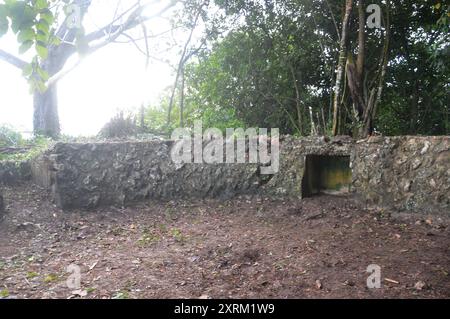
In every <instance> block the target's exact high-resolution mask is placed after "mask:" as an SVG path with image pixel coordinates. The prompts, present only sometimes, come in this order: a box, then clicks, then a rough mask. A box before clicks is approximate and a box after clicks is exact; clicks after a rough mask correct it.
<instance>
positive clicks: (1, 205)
mask: <svg viewBox="0 0 450 319" xmlns="http://www.w3.org/2000/svg"><path fill="white" fill-rule="evenodd" d="M4 212H5V203H4V201H3V194H2V189H1V188H0V217H1V216H2V214H3V213H4Z"/></svg>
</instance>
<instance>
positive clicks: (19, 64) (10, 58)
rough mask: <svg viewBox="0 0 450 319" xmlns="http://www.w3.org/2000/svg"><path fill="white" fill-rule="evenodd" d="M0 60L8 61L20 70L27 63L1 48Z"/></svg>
mask: <svg viewBox="0 0 450 319" xmlns="http://www.w3.org/2000/svg"><path fill="white" fill-rule="evenodd" d="M0 60H3V61H5V62H8V63H9V64H11V65H13V66H15V67H16V68H19V69H21V70H23V69H24V68H25V67H26V66H27V65H28V63H27V62H25V61H23V60H21V59H19V58H18V57H16V56H14V55H12V54H10V53H8V52H6V51H3V50H1V49H0Z"/></svg>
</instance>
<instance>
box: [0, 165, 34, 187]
mask: <svg viewBox="0 0 450 319" xmlns="http://www.w3.org/2000/svg"><path fill="white" fill-rule="evenodd" d="M30 180H31V166H30V163H29V162H28V161H24V162H20V163H17V162H12V161H4V162H0V185H2V184H3V185H10V186H11V185H17V184H18V183H21V182H24V181H30Z"/></svg>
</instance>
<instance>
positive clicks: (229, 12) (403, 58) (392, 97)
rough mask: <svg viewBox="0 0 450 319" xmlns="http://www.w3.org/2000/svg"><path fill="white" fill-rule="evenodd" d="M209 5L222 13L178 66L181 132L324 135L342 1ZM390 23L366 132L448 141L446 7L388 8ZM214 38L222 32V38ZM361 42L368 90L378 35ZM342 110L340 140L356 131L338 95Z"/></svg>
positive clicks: (235, 0)
mask: <svg viewBox="0 0 450 319" xmlns="http://www.w3.org/2000/svg"><path fill="white" fill-rule="evenodd" d="M193 2H195V0H193ZM214 2H215V5H216V6H218V7H219V8H221V9H222V11H221V13H220V14H218V15H217V16H219V17H220V19H214V18H213V17H211V19H212V20H211V21H214V23H215V24H214V26H211V25H208V30H207V32H206V35H205V38H206V39H207V40H208V41H209V45H208V49H207V50H205V51H202V52H200V53H199V54H198V60H197V61H195V62H193V63H191V64H190V65H188V66H187V67H186V88H187V89H186V97H185V109H186V110H185V114H187V117H188V119H187V120H185V122H186V125H189V119H191V118H195V119H203V120H204V121H205V122H207V123H206V125H208V126H212V127H214V126H218V127H220V128H222V127H224V126H228V125H230V126H243V127H255V126H256V127H278V128H280V130H281V132H282V133H285V134H286V133H290V134H297V135H307V134H310V132H311V126H312V125H311V121H314V124H315V126H316V127H318V131H319V134H328V133H329V132H330V126H331V121H332V105H331V103H330V102H331V101H332V97H333V86H334V85H335V83H334V81H335V69H336V65H337V62H338V61H337V59H338V48H339V36H340V34H339V30H336V25H337V26H338V27H339V26H340V24H341V21H340V19H341V17H342V15H343V12H342V10H343V8H344V2H345V1H321V0H308V1H306V0H285V1H253V0H227V1H223V0H216V1H214ZM373 3H376V4H379V5H380V6H381V7H382V9H383V15H384V17H383V18H384V19H382V20H383V21H386V19H385V18H386V2H385V1H381V0H374V1H373ZM390 17H391V20H392V26H391V41H390V43H391V45H390V50H389V54H388V58H389V63H388V69H387V75H386V79H385V80H386V83H385V85H384V89H383V95H382V99H381V103H380V105H379V106H378V109H377V110H376V117H375V119H374V125H375V131H376V132H379V133H383V134H386V135H393V134H395V135H402V134H424V135H440V134H449V133H450V124H449V111H450V110H449V103H448V102H449V101H450V90H449V83H450V78H449V77H450V69H449V68H450V64H449V63H448V61H449V53H450V40H449V36H448V34H449V33H448V31H449V21H450V12H449V5H448V4H446V2H445V1H423V2H419V3H418V2H417V1H413V0H399V1H391V8H390ZM351 20H352V22H351V27H350V29H351V32H350V38H349V44H350V45H349V48H351V50H352V51H353V52H352V53H353V54H354V55H356V54H357V49H358V46H357V43H358V20H357V10H354V12H353V15H352V18H351ZM231 21H235V22H236V21H239V22H237V23H232V22H231ZM383 23H384V22H383ZM335 24H336V25H335ZM220 30H226V32H223V33H222V37H220V35H219V36H218V32H219V33H220ZM366 37H367V42H366V50H365V51H366V60H365V70H366V79H365V81H366V82H368V83H370V84H371V85H372V86H371V87H376V86H377V83H378V81H379V77H380V72H379V71H378V70H379V69H380V68H379V65H380V56H381V53H382V49H383V41H384V39H383V34H382V32H380V30H379V29H370V28H367V30H366ZM296 86H297V88H296ZM369 87H370V86H369ZM369 93H370V92H365V94H369ZM342 102H343V107H342V117H343V121H344V123H343V124H342V127H343V128H345V129H346V131H345V133H347V134H351V133H352V132H357V128H358V127H357V125H358V124H357V123H356V122H355V121H354V113H353V112H354V111H353V107H352V103H351V99H350V97H349V93H348V92H347V94H346V95H345V97H344V98H343V100H342ZM176 104H177V103H176ZM163 110H164V108H163ZM178 112H179V110H174V115H175V114H177V113H178ZM175 122H176V120H175ZM224 123H226V125H225V124H224ZM222 124H224V125H222Z"/></svg>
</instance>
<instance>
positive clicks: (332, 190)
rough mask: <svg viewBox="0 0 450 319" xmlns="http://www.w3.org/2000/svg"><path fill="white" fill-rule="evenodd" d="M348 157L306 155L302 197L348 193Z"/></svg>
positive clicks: (349, 172)
mask: <svg viewBox="0 0 450 319" xmlns="http://www.w3.org/2000/svg"><path fill="white" fill-rule="evenodd" d="M351 182H352V171H351V169H350V156H331V155H329V156H328V155H307V156H306V157H305V172H304V175H303V180H302V193H303V197H311V196H314V195H319V194H332V195H344V194H348V193H349V192H350V185H351Z"/></svg>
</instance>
